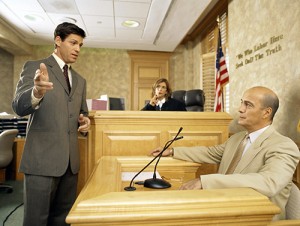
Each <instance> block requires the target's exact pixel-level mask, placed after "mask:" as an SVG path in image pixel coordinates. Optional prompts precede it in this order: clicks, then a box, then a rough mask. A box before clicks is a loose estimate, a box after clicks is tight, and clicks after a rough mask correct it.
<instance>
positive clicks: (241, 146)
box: [226, 134, 249, 174]
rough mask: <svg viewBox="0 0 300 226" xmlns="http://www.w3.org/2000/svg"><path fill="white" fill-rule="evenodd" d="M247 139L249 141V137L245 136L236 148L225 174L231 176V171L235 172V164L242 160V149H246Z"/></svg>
mask: <svg viewBox="0 0 300 226" xmlns="http://www.w3.org/2000/svg"><path fill="white" fill-rule="evenodd" d="M248 139H249V135H248V134H246V136H245V137H244V139H243V140H242V141H241V143H240V144H239V146H238V148H237V151H236V153H235V155H234V156H233V159H232V161H231V163H230V165H229V167H228V169H227V172H226V174H232V173H233V171H234V170H235V168H236V166H237V164H238V163H239V161H240V160H241V158H242V155H243V152H244V149H245V147H246V144H247V142H248Z"/></svg>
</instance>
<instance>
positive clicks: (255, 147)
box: [151, 86, 300, 220]
mask: <svg viewBox="0 0 300 226" xmlns="http://www.w3.org/2000/svg"><path fill="white" fill-rule="evenodd" d="M278 107H279V100H278V97H277V95H276V94H275V93H274V92H273V91H272V90H270V89H268V88H266V87H261V86H259V87H253V88H250V89H248V90H246V91H245V93H244V95H243V97H242V99H241V106H240V108H239V119H238V124H239V125H241V126H243V127H244V128H245V129H246V131H243V132H239V133H236V134H234V135H232V136H231V137H230V138H229V139H228V140H227V141H226V142H225V143H224V144H221V145H216V146H211V147H206V146H198V147H177V148H170V149H167V150H166V151H165V152H164V153H163V156H173V158H176V159H182V160H186V161H191V162H198V163H213V164H219V169H218V173H216V174H208V175H201V176H200V177H199V178H196V179H194V180H191V181H188V182H187V183H185V184H183V185H182V186H181V188H180V189H181V190H192V189H220V188H234V187H241V188H242V187H249V188H253V189H255V190H256V191H258V192H260V193H261V194H263V195H265V196H267V197H269V199H270V200H271V201H272V202H273V203H275V204H276V205H277V206H279V207H280V208H281V213H280V214H279V215H276V216H275V217H274V220H279V219H285V206H286V204H287V201H288V198H289V195H290V190H291V185H292V179H293V174H294V172H295V169H296V167H297V164H298V162H299V158H300V153H299V149H298V147H297V145H296V144H295V143H294V142H293V141H292V140H291V139H290V138H288V137H285V136H283V135H281V134H279V133H278V132H277V131H276V130H275V128H274V126H273V125H272V122H273V117H274V115H275V113H276V111H277V109H278ZM244 140H245V141H246V142H244V144H243V145H241V144H242V143H243V142H242V141H244ZM161 150H162V149H161V148H157V149H155V150H153V151H151V154H152V155H153V156H157V155H158V154H159V152H160V151H161ZM239 150H240V152H239ZM237 153H241V156H240V157H237V156H238V155H237Z"/></svg>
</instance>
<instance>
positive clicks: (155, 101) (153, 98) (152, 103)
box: [150, 94, 158, 107]
mask: <svg viewBox="0 0 300 226" xmlns="http://www.w3.org/2000/svg"><path fill="white" fill-rule="evenodd" d="M157 102H158V96H157V95H156V94H155V95H154V97H152V99H151V100H150V104H151V105H152V106H153V107H154V106H155V105H156V104H157Z"/></svg>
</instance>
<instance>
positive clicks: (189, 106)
mask: <svg viewBox="0 0 300 226" xmlns="http://www.w3.org/2000/svg"><path fill="white" fill-rule="evenodd" d="M171 97H172V98H174V99H176V100H179V101H181V102H183V103H184V104H185V108H186V110H187V111H204V104H205V94H204V92H203V90H201V89H192V90H176V91H173V92H172V95H171Z"/></svg>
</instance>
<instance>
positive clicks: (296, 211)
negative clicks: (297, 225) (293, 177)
mask: <svg viewBox="0 0 300 226" xmlns="http://www.w3.org/2000/svg"><path fill="white" fill-rule="evenodd" d="M285 211H286V219H288V220H296V219H300V190H299V188H298V187H297V185H295V184H294V183H292V188H291V194H290V197H289V199H288V202H287V204H286V207H285Z"/></svg>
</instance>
